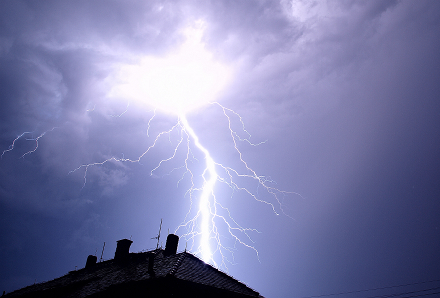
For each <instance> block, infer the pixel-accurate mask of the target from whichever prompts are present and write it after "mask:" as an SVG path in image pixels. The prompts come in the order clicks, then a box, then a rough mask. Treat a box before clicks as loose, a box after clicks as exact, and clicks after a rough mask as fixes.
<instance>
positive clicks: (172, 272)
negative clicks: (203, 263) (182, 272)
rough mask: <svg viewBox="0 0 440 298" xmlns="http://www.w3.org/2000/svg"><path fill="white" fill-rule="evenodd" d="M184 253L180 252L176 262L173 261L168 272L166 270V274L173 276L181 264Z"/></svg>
mask: <svg viewBox="0 0 440 298" xmlns="http://www.w3.org/2000/svg"><path fill="white" fill-rule="evenodd" d="M185 256H186V253H184V252H183V253H181V254H180V256H179V258H178V259H177V261H176V263H174V265H173V267H171V269H170V272H168V274H167V276H174V274H176V271H177V269H179V267H180V265H182V262H183V259H185Z"/></svg>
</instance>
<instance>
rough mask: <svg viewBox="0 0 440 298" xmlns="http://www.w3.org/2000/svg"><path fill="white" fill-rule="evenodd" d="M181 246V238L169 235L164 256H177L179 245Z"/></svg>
mask: <svg viewBox="0 0 440 298" xmlns="http://www.w3.org/2000/svg"><path fill="white" fill-rule="evenodd" d="M178 244H179V236H177V235H174V234H169V235H168V237H167V244H166V245H165V251H164V253H163V254H164V256H165V257H167V256H171V255H175V254H176V252H177V245H178Z"/></svg>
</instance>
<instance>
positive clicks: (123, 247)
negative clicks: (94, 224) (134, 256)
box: [115, 239, 133, 261]
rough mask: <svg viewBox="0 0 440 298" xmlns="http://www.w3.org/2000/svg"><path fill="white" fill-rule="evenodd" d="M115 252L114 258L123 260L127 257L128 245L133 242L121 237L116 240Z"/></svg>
mask: <svg viewBox="0 0 440 298" xmlns="http://www.w3.org/2000/svg"><path fill="white" fill-rule="evenodd" d="M116 243H117V245H116V252H115V260H116V261H124V260H126V259H128V255H129V253H130V252H129V250H130V245H131V244H132V243H133V241H131V240H128V239H122V240H118V241H116Z"/></svg>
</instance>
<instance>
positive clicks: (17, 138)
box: [0, 127, 58, 158]
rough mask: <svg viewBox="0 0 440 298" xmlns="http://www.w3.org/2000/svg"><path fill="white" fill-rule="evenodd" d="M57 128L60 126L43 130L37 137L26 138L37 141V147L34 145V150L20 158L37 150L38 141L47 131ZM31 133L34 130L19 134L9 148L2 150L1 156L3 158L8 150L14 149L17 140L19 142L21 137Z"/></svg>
mask: <svg viewBox="0 0 440 298" xmlns="http://www.w3.org/2000/svg"><path fill="white" fill-rule="evenodd" d="M56 128H58V127H53V128H52V129H49V130H46V131H45V132H43V133H42V134H40V135H39V136H38V137H36V138H26V141H35V147H34V148H33V149H32V150H29V151H27V152H25V153H24V154H23V155H22V156H21V157H20V158H24V157H25V156H26V155H28V154H31V153H34V152H35V151H37V149H38V146H39V143H38V141H39V140H40V139H41V138H42V137H43V136H44V135H45V134H46V133H48V132H50V131H53V130H54V129H56ZM29 134H30V135H32V134H33V132H29V131H26V132H23V133H22V134H20V135H19V136H17V137H16V138H15V139H14V140H13V141H12V144H11V145H9V147H8V149H5V150H3V152H2V154H1V156H0V158H3V155H5V154H6V153H7V152H10V151H12V150H14V148H15V142H17V141H18V140H19V139H21V138H22V137H24V136H25V135H29Z"/></svg>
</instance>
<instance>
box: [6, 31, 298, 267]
mask: <svg viewBox="0 0 440 298" xmlns="http://www.w3.org/2000/svg"><path fill="white" fill-rule="evenodd" d="M203 26H204V24H203V22H197V23H196V24H195V25H194V26H193V27H191V28H188V29H185V30H184V31H183V34H184V35H185V37H186V42H184V43H183V45H182V46H181V47H180V48H179V49H177V50H175V51H172V52H170V53H169V55H167V56H165V57H159V58H157V57H143V58H139V59H138V63H136V64H131V65H123V66H121V67H120V71H119V79H118V80H117V83H115V84H114V85H113V87H112V88H111V90H110V91H109V93H108V97H109V98H113V99H116V100H117V99H123V100H126V101H127V100H128V101H129V102H134V103H135V104H136V105H137V106H141V107H143V106H145V111H147V110H148V109H151V107H153V109H154V114H153V116H152V117H151V118H150V120H149V122H148V128H147V136H149V134H148V131H149V130H150V128H151V127H152V126H153V125H155V121H154V120H155V115H156V113H165V114H171V115H172V116H173V117H176V119H177V120H176V122H175V123H174V124H173V125H171V126H170V127H169V128H168V129H167V130H163V131H161V132H159V133H157V134H156V135H155V136H151V138H152V139H153V141H152V143H151V145H150V146H149V147H148V148H145V150H144V151H143V153H142V154H140V155H139V156H138V157H137V158H125V157H122V158H117V157H111V158H108V159H105V160H102V161H96V162H94V163H88V164H83V165H80V166H78V167H77V168H75V169H73V170H72V171H71V173H72V172H77V171H81V170H83V171H84V185H83V187H84V186H85V185H86V183H87V174H88V171H89V169H90V168H91V167H97V166H105V165H106V164H107V163H110V162H117V163H141V161H142V160H143V159H145V158H148V157H149V153H151V151H152V149H153V148H156V147H157V144H158V142H159V141H160V140H161V139H162V138H171V135H177V136H178V140H177V142H176V145H174V147H173V150H172V153H171V154H170V155H169V156H168V157H166V158H164V159H161V160H160V161H159V162H158V164H157V165H155V166H154V167H153V168H152V169H151V171H150V175H153V174H154V173H155V171H157V170H158V169H161V168H162V167H163V166H164V165H165V164H167V163H173V165H176V166H175V167H174V169H177V168H183V169H184V173H183V175H182V177H181V178H180V180H179V182H180V181H181V180H183V179H189V180H190V184H189V185H190V186H189V188H188V190H187V192H186V197H188V198H189V200H190V208H189V210H188V212H187V214H186V216H185V218H184V220H183V222H182V224H181V225H180V226H178V227H177V229H176V231H175V232H176V233H179V234H183V235H182V236H183V237H184V238H186V239H187V242H188V243H189V244H190V245H189V247H188V249H190V250H191V251H192V252H194V253H196V254H199V255H200V256H201V258H202V259H203V260H204V261H205V262H207V263H211V264H213V265H215V266H216V267H226V268H227V262H228V261H229V260H228V256H231V254H232V255H233V250H234V248H232V247H230V246H227V245H224V244H223V242H224V241H223V239H224V236H226V237H228V238H230V239H232V240H233V242H234V243H235V244H237V243H239V244H241V245H243V246H245V247H247V248H249V249H251V250H253V251H254V252H255V254H256V255H257V257H258V251H257V249H256V247H255V246H254V244H253V241H252V239H251V235H250V233H252V232H258V231H257V230H255V229H252V228H247V227H243V226H242V225H240V223H239V221H238V220H236V219H234V217H233V216H232V214H231V213H232V212H231V211H230V209H228V206H227V204H225V203H224V201H225V200H223V198H220V196H219V195H217V194H216V190H217V189H218V186H219V184H221V185H223V186H226V187H227V188H229V189H230V190H231V192H232V193H233V194H238V193H241V194H244V195H246V196H248V197H250V198H252V199H253V200H255V201H257V202H259V203H262V204H265V205H267V207H268V208H270V209H271V210H272V211H273V212H274V213H275V214H279V213H284V211H283V205H282V203H281V199H282V197H283V196H285V195H287V194H295V195H298V194H297V193H292V192H286V191H282V190H279V189H277V188H275V187H273V186H272V185H273V183H272V181H271V180H270V179H267V177H265V176H260V175H258V174H257V173H256V172H255V171H254V170H253V169H252V168H251V167H250V166H249V165H248V164H247V162H246V161H245V159H244V158H243V155H242V153H241V151H240V150H239V146H238V143H239V142H246V143H248V144H250V145H252V146H256V145H258V144H254V143H252V142H251V140H250V134H249V133H248V131H247V130H246V129H245V125H244V122H243V120H242V118H241V117H240V115H239V114H238V113H236V112H234V111H233V110H231V109H229V108H226V107H224V106H222V105H221V104H219V103H217V102H215V99H216V98H217V96H218V94H219V92H220V91H221V90H222V89H223V88H225V86H226V85H227V84H228V82H229V81H230V80H231V77H232V74H231V72H232V71H231V69H230V68H228V67H226V66H224V65H222V64H220V63H218V62H216V61H215V60H214V59H213V57H212V55H211V54H210V53H209V52H208V51H207V50H206V49H205V46H204V45H203V43H202V42H201V37H202V34H203ZM205 105H215V106H216V107H217V108H218V109H220V111H221V112H222V115H223V116H224V119H225V121H226V122H227V127H228V133H229V135H230V139H231V141H232V142H231V144H233V147H234V148H233V149H234V152H235V154H236V155H237V156H238V162H239V165H236V166H234V167H233V166H232V165H229V164H225V163H220V162H219V161H217V160H215V159H214V158H213V157H212V156H211V153H210V152H209V150H208V149H207V147H206V146H204V144H203V142H202V141H201V140H200V139H199V136H198V134H197V132H196V131H195V130H194V129H193V127H192V126H191V124H190V123H189V121H188V119H187V114H188V112H189V111H191V110H194V109H197V108H200V107H203V106H205ZM127 108H128V106H127ZM124 113H125V112H124ZM124 113H123V114H124ZM123 114H121V115H120V116H121V117H124V115H123ZM233 122H234V123H239V129H238V130H240V131H238V130H237V129H233V124H232V123H233ZM25 134H28V133H24V134H22V135H21V136H19V137H17V139H19V138H21V137H23V135H25ZM43 135H44V133H43V134H42V135H41V136H39V137H38V138H36V139H34V141H35V142H36V146H35V149H34V150H31V151H29V152H28V153H26V154H25V155H27V154H30V153H32V152H34V151H35V150H36V149H37V148H38V139H39V138H41V137H42V136H43ZM149 137H150V136H149ZM17 139H15V140H14V141H13V143H12V145H11V146H10V148H9V149H7V150H5V151H3V153H2V156H3V155H4V154H5V153H7V152H8V151H11V150H13V149H14V146H15V142H16V140H17ZM194 150H197V151H198V152H199V155H200V156H202V157H203V161H202V162H201V163H202V164H203V167H202V170H201V171H198V172H195V170H194V169H193V168H191V167H190V163H192V162H193V161H194V160H193V159H194V155H193V151H194ZM181 152H184V154H183V155H182V154H181ZM178 153H180V154H178ZM25 155H23V157H24V156H25ZM181 156H184V158H181ZM239 169H241V170H239ZM172 171H173V170H172ZM200 178H201V179H200ZM243 180H250V181H252V184H253V185H254V187H249V184H245V185H243V184H242V183H241V182H242V181H243ZM255 185H256V187H255ZM261 191H265V192H266V194H268V195H269V196H266V197H265V198H266V199H263V198H262V197H263V196H260V194H259V192H261ZM267 198H269V199H267ZM224 233H225V234H226V235H223V234H224Z"/></svg>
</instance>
